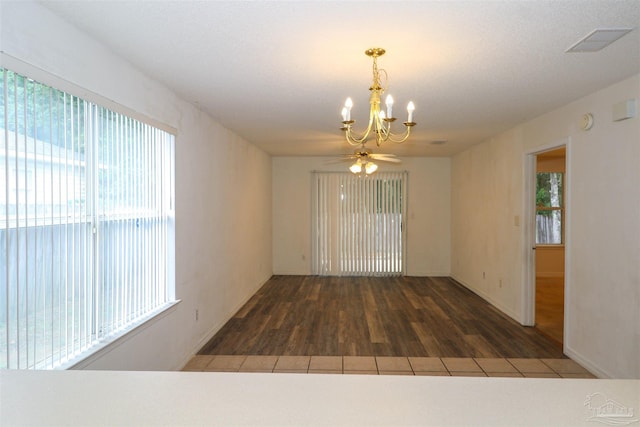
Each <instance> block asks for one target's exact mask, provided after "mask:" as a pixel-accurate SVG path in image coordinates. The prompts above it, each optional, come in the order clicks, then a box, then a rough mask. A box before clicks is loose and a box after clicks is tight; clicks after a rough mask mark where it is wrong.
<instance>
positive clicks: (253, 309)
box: [198, 276, 564, 358]
mask: <svg viewBox="0 0 640 427" xmlns="http://www.w3.org/2000/svg"><path fill="white" fill-rule="evenodd" d="M198 354H202V355H207V354H208V355H223V354H224V355H279V356H287V355H288V356H406V357H420V356H426V357H431V356H433V357H512V358H562V357H564V356H563V355H562V350H561V349H559V348H558V347H557V346H556V345H554V343H553V342H551V341H550V340H549V339H548V338H547V337H545V336H544V335H543V334H541V333H540V332H539V331H537V330H536V329H535V328H528V327H523V326H521V325H519V324H518V323H517V322H515V321H514V320H512V319H511V318H509V317H507V316H506V315H504V314H502V313H501V312H500V311H498V310H497V309H495V308H494V307H493V306H491V305H490V304H488V303H487V302H486V301H484V300H483V299H482V298H480V297H479V296H477V295H475V294H474V293H473V292H471V291H469V290H468V289H466V288H465V287H463V286H461V285H460V284H458V283H457V282H455V281H454V280H452V279H450V278H446V277H430V278H429V277H384V278H378V277H320V276H273V277H272V278H271V279H270V280H269V281H268V282H267V283H266V284H265V285H264V286H263V287H262V288H261V289H260V290H259V291H258V292H257V293H256V294H255V295H254V296H253V297H252V298H251V299H250V300H249V301H248V302H247V304H245V306H244V307H242V309H240V311H238V313H236V314H235V315H234V317H233V318H232V319H231V320H229V322H227V324H225V325H224V326H223V327H222V329H221V330H220V331H219V332H218V333H217V334H216V335H215V336H214V337H213V338H212V339H211V340H210V341H209V342H208V343H207V344H206V345H205V346H204V347H203V348H202V349H201V350H200V352H199V353H198Z"/></svg>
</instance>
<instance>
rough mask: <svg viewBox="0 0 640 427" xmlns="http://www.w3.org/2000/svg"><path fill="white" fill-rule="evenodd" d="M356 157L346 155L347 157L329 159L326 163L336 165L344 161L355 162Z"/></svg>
mask: <svg viewBox="0 0 640 427" xmlns="http://www.w3.org/2000/svg"><path fill="white" fill-rule="evenodd" d="M355 159H356V157H355V156H345V157H340V158H337V159H334V160H328V161H326V162H325V165H335V164H336V163H342V162H353V161H354V160H355Z"/></svg>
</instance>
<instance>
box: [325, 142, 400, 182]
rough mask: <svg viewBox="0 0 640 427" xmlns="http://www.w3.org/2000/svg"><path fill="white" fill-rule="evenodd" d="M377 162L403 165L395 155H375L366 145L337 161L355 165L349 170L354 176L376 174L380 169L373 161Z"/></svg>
mask: <svg viewBox="0 0 640 427" xmlns="http://www.w3.org/2000/svg"><path fill="white" fill-rule="evenodd" d="M374 160H375V161H377V162H390V163H401V162H402V160H400V159H398V158H397V157H396V156H395V154H374V153H373V152H372V151H371V150H369V149H368V148H365V147H364V145H363V146H362V147H361V148H359V149H357V150H355V151H354V152H353V154H347V155H345V156H342V157H340V158H338V159H337V160H336V162H351V161H353V162H354V163H353V164H352V165H351V166H350V167H349V170H350V171H351V172H353V173H354V174H357V173H361V172H363V171H364V172H365V173H366V174H367V175H369V174H372V173H374V172H375V171H376V170H377V169H378V165H376V164H375V163H374V162H373V161H374Z"/></svg>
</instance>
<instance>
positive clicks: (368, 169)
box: [364, 162, 378, 175]
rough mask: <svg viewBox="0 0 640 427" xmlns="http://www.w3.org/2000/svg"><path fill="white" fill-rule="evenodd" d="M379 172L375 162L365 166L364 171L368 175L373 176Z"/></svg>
mask: <svg viewBox="0 0 640 427" xmlns="http://www.w3.org/2000/svg"><path fill="white" fill-rule="evenodd" d="M377 170H378V165H376V164H375V163H373V162H368V163H367V164H366V165H365V166H364V171H365V172H366V173H367V175H371V174H372V173H374V172H375V171H377Z"/></svg>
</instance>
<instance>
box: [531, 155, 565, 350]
mask: <svg viewBox="0 0 640 427" xmlns="http://www.w3.org/2000/svg"><path fill="white" fill-rule="evenodd" d="M535 163H536V171H535V175H536V179H535V185H536V187H535V200H536V201H535V221H534V223H535V246H534V247H535V251H536V252H535V257H534V259H535V327H536V329H538V330H539V331H540V332H542V333H543V334H545V335H546V336H547V337H549V338H550V339H551V340H552V341H554V342H555V343H556V344H558V345H559V346H560V347H562V346H563V344H564V298H565V295H564V294H565V229H566V226H565V199H566V191H565V189H566V185H565V172H566V147H561V148H557V149H553V150H551V151H545V152H542V153H539V154H537V155H536V162H535Z"/></svg>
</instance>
